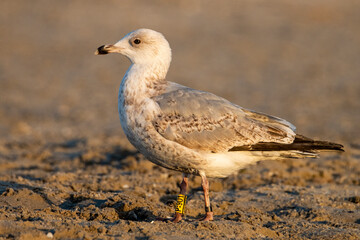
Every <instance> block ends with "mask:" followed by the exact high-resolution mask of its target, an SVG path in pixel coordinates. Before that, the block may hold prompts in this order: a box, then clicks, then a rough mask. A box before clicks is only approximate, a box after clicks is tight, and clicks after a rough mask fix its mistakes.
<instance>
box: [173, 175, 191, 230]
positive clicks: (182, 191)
mask: <svg viewBox="0 0 360 240" xmlns="http://www.w3.org/2000/svg"><path fill="white" fill-rule="evenodd" d="M187 187H188V174H186V173H185V174H184V178H183V180H182V182H181V183H180V194H181V195H184V196H186V191H187ZM185 204H186V202H184V206H183V207H185ZM181 219H182V213H180V212H178V211H177V209H176V210H175V217H174V218H173V219H172V220H171V221H172V222H174V223H177V222H180V221H181Z"/></svg>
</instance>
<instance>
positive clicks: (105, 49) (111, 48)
mask: <svg viewBox="0 0 360 240" xmlns="http://www.w3.org/2000/svg"><path fill="white" fill-rule="evenodd" d="M121 49H122V48H120V47H117V46H115V45H102V46H100V47H98V49H97V50H96V51H95V55H105V54H108V53H113V52H120V51H121Z"/></svg>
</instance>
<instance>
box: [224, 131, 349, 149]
mask: <svg viewBox="0 0 360 240" xmlns="http://www.w3.org/2000/svg"><path fill="white" fill-rule="evenodd" d="M343 148H344V146H343V145H341V144H338V143H332V142H328V141H317V140H313V139H311V138H307V137H305V136H302V135H299V134H297V135H296V136H295V140H294V142H293V143H291V144H282V143H257V144H254V145H246V146H240V147H233V148H232V149H230V150H229V151H289V150H297V151H302V152H310V153H314V152H317V151H340V152H344V149H343Z"/></svg>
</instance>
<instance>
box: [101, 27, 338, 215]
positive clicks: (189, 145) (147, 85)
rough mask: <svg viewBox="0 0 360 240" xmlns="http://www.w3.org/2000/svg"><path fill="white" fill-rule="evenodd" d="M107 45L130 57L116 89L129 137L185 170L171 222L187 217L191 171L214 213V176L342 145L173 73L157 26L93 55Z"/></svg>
mask: <svg viewBox="0 0 360 240" xmlns="http://www.w3.org/2000/svg"><path fill="white" fill-rule="evenodd" d="M108 53H120V54H122V55H124V56H126V57H127V58H128V59H129V60H130V62H131V65H130V67H129V69H128V70H127V72H126V73H125V76H124V77H123V79H122V81H121V84H120V89H119V95H118V110H119V115H120V122H121V126H122V128H123V130H124V133H125V135H126V136H127V138H128V140H129V141H130V142H131V144H133V145H134V146H135V147H136V148H137V149H138V151H139V152H140V153H142V154H143V155H144V156H145V157H146V158H147V159H149V160H150V161H151V162H153V163H155V164H157V165H160V166H162V167H164V168H167V169H171V170H176V171H180V172H182V173H183V179H182V182H181V184H180V194H179V195H178V201H177V204H176V209H175V216H174V218H173V219H172V222H179V221H181V220H182V217H183V214H184V207H185V204H186V192H187V188H188V177H189V175H190V174H191V175H197V176H200V177H201V185H202V188H203V192H204V201H205V216H204V218H202V220H203V221H211V220H213V219H214V216H213V211H212V207H211V204H210V198H209V181H208V177H210V178H225V177H228V176H229V175H231V174H235V173H237V172H238V171H239V170H240V169H243V168H245V167H246V166H248V165H250V164H254V163H256V162H258V161H260V160H278V159H288V158H306V157H317V156H318V152H319V151H322V150H335V151H343V146H342V145H341V144H337V143H332V142H328V141H316V140H313V139H310V138H308V137H304V136H302V135H299V134H296V133H295V126H294V125H293V124H291V123H290V122H288V121H286V120H284V119H281V118H278V117H274V116H271V115H267V114H264V113H260V112H255V111H252V110H248V109H245V108H242V107H240V106H238V105H236V104H234V103H231V102H230V101H228V100H226V99H224V98H222V97H219V96H216V95H214V94H212V93H209V92H204V91H199V90H195V89H192V88H189V87H186V86H183V85H180V84H177V83H174V82H170V81H167V79H166V74H167V72H168V69H169V66H170V62H171V48H170V46H169V43H168V41H167V40H166V39H165V37H164V36H163V35H162V34H161V33H159V32H156V31H154V30H150V29H138V30H135V31H132V32H130V33H128V34H127V35H125V36H124V37H123V38H122V39H121V40H119V41H118V42H116V43H115V44H113V45H103V46H100V47H99V48H98V49H97V50H96V52H95V55H104V54H108Z"/></svg>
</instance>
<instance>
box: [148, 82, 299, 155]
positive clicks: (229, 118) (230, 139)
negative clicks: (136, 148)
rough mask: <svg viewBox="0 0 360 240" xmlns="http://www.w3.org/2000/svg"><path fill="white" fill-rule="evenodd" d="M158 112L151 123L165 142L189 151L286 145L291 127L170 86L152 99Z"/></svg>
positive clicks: (209, 96) (218, 99) (205, 94)
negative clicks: (257, 145) (273, 144)
mask: <svg viewBox="0 0 360 240" xmlns="http://www.w3.org/2000/svg"><path fill="white" fill-rule="evenodd" d="M153 99H154V100H155V101H156V102H157V103H158V105H159V107H160V109H161V113H160V114H158V115H157V116H156V117H155V119H154V120H153V125H154V126H155V128H156V130H157V131H158V132H159V133H160V134H161V135H162V136H163V137H164V138H166V139H168V140H171V141H175V142H177V143H179V144H181V145H184V146H186V147H188V148H191V149H196V150H201V151H207V152H225V151H228V150H230V149H232V148H234V147H239V146H245V145H252V144H256V143H259V142H266V143H267V142H274V143H282V144H289V143H292V142H293V141H294V138H295V133H294V130H295V127H294V126H293V125H292V124H291V123H289V122H287V121H285V120H283V119H280V118H277V117H273V116H269V115H266V114H262V113H257V112H254V111H250V110H246V109H244V108H241V107H239V106H237V105H235V104H233V103H231V102H229V101H227V100H226V99H224V98H221V97H218V96H216V95H214V94H212V93H208V92H203V91H198V90H194V89H191V88H186V87H183V86H181V85H177V84H174V83H170V85H169V87H168V90H167V91H165V93H163V94H161V95H159V96H156V97H154V98H153Z"/></svg>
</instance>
